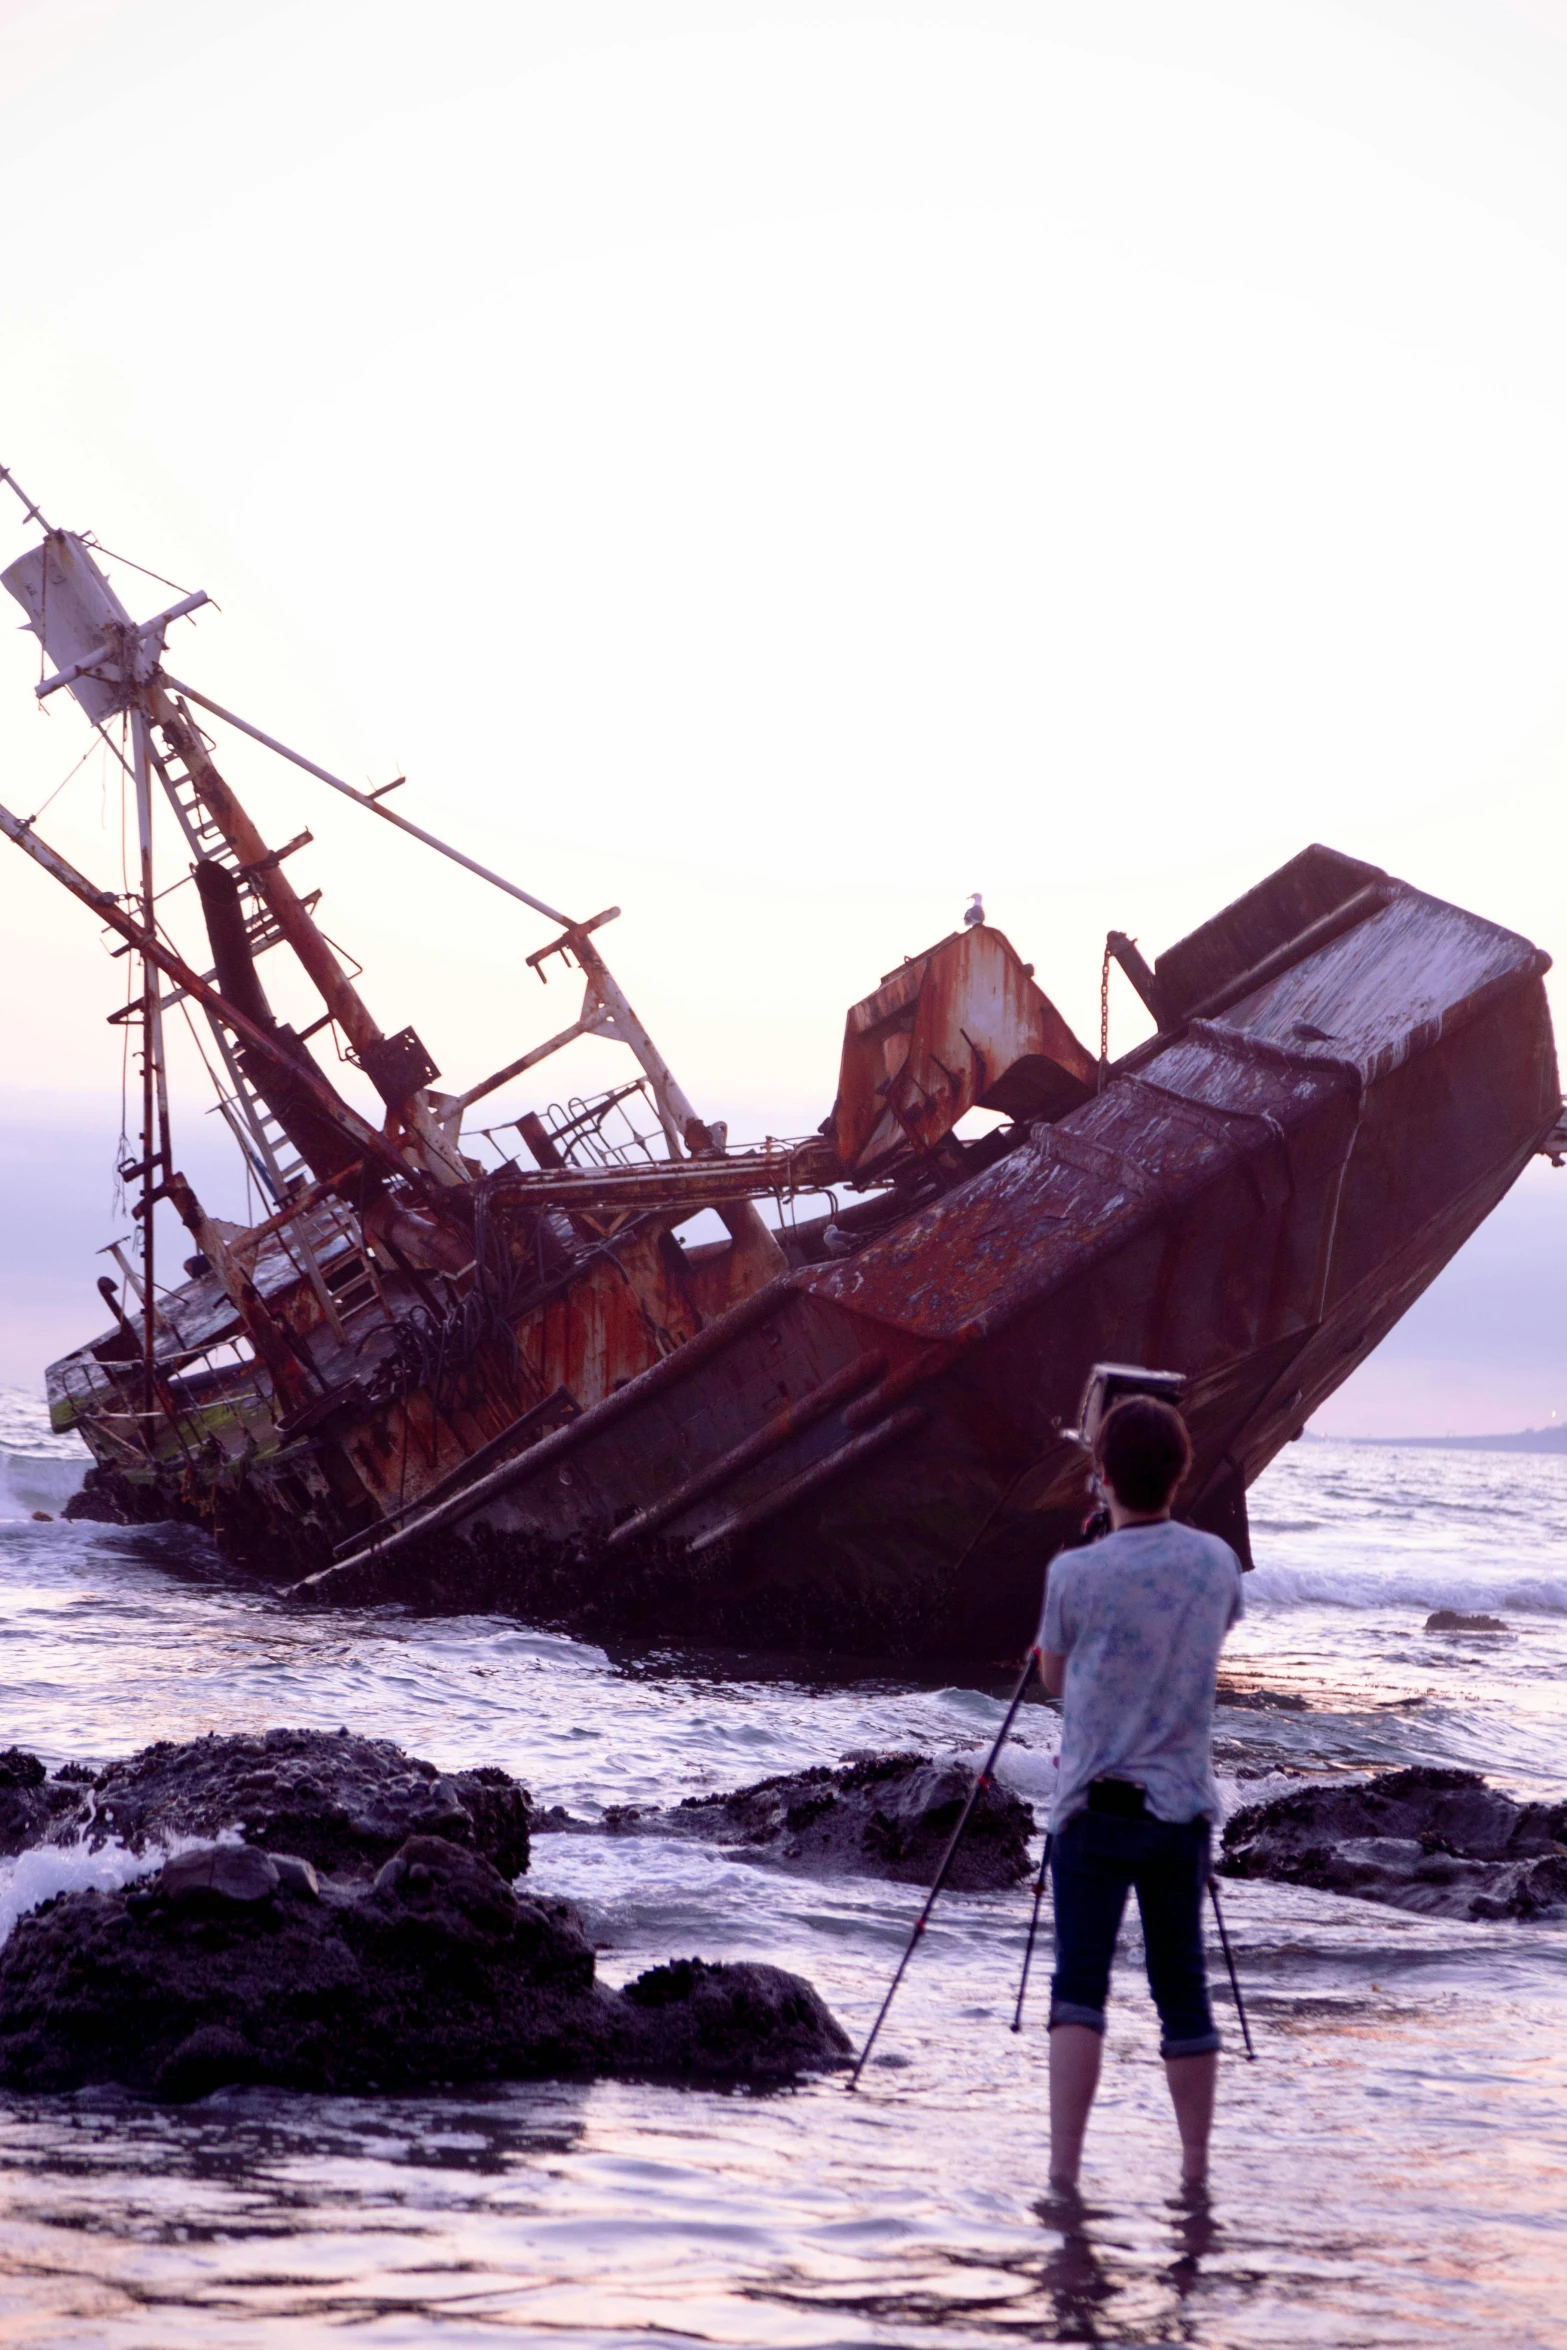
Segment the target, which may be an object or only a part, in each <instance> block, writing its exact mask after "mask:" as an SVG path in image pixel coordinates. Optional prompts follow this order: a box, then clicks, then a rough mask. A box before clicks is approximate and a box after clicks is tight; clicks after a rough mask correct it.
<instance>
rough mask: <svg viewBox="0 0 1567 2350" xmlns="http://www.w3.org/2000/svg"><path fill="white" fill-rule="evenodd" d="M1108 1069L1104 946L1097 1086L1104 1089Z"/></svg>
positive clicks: (1107, 958)
mask: <svg viewBox="0 0 1567 2350" xmlns="http://www.w3.org/2000/svg"><path fill="white" fill-rule="evenodd" d="M1109 1067H1110V948H1109V943H1108V941H1107V942H1106V945H1105V958H1104V962H1103V963H1102V964H1101V966H1100V970H1099V1084H1098V1088H1097V1090H1098V1091H1099V1092H1100V1093H1103V1092H1104V1089H1105V1077H1106V1075H1107V1073H1108V1071H1109Z"/></svg>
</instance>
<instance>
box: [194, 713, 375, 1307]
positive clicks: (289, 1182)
mask: <svg viewBox="0 0 1567 2350" xmlns="http://www.w3.org/2000/svg"><path fill="white" fill-rule="evenodd" d="M181 715H182V716H183V717H184V718H185V719H186V721H187V723H190V722H191V721H190V717H189V712H188V711H186V710H184V708H183V705H181ZM148 756H149V758H150V759H151V761H152V766H153V770H154V772H155V773H156V775H157V777H158V780H159V782H160V783H161V784H162V786H163V789H164V792H165V794H166V796H167V798H168V801H169V805H170V806H171V807H172V809H173V810H174V813H175V817H176V818H177V820H178V822H179V826H180V830H181V831H182V832H183V833H184V835H185V839H186V841H187V843H188V845H189V847H190V849H191V851H192V853H193V854H194V855H195V856H198V857H205V858H207V859H209V860H210V861H211V862H213V863H214V864H218V865H222V866H223V867H224V868H225V869H226V870H227V871H228V872H230V873H232V874H233V876H234V879H235V880H236V881H237V882H238V884H239V887H240V892H241V911H242V914H243V916H244V922H245V935H246V938H247V940H248V941H249V944H250V951H251V953H252V955H262V954H264V953H265V952H266V950H267V948H268V947H272V946H276V945H277V944H278V943H279V942H280V941H281V939H282V936H283V933H282V931H281V930H280V929H279V927H278V924H277V921H276V918H275V917H274V915H273V913H272V910H271V908H270V907H269V906H268V905H267V903H266V901H265V899H264V898H263V897H262V896H261V895H260V893H259V891H258V890H257V889H256V887H255V884H254V881H253V879H252V877H251V875H250V874H249V873H248V872H247V871H246V869H245V867H244V866H243V865H242V864H241V863H240V861H239V859H238V857H237V856H236V854H235V852H234V849H233V847H232V845H231V844H230V842H229V841H228V839H227V837H226V836H225V834H224V832H223V830H222V828H221V826H220V825H219V824H218V823H217V822H216V820H215V819H214V818H213V816H212V815H211V813H210V811H209V810H208V808H207V804H206V802H205V801H204V800H203V798H202V796H201V793H200V790H199V789H198V787H197V784H196V781H195V778H194V777H193V776H192V775H191V774H190V772H189V770H188V769H187V767H186V766H185V764H184V762H183V760H182V759H180V758H179V757H178V755H177V754H175V753H172V752H164V751H160V750H159V749H157V748H156V747H155V746H154V745H153V744H152V743H151V742H149V744H148ZM320 898H321V892H320V891H319V890H315V891H313V892H312V893H311V894H310V896H308V897H307V898H305V899H304V901H303V903H304V906H305V909H306V911H307V912H309V911H312V910H313V909H314V908H315V907H316V906H317V905H318V904H319V903H320ZM204 976H205V977H206V978H208V979H215V978H216V976H217V974H216V973H215V972H207V973H205V974H204ZM183 1000H184V999H183V992H182V991H180V990H178V989H177V990H175V991H174V993H173V994H171V995H169V996H166V997H165V998H164V999H163V1008H164V1009H165V1010H168V1009H169V1008H170V1007H171V1006H172V1005H174V1004H176V1003H179V1002H181V1001H183ZM202 1009H203V1011H204V1013H205V1015H206V1020H207V1025H208V1028H209V1029H210V1031H211V1034H212V1040H213V1043H214V1044H215V1045H216V1047H217V1050H218V1054H219V1056H220V1058H221V1060H222V1063H223V1067H224V1069H225V1071H226V1072H227V1075H228V1079H229V1082H230V1084H231V1085H232V1087H233V1092H232V1093H231V1094H228V1095H224V1094H222V1093H220V1094H219V1096H218V1104H217V1106H218V1111H219V1114H220V1115H221V1117H222V1119H223V1121H224V1124H225V1125H226V1126H227V1127H228V1129H229V1131H230V1133H231V1134H232V1135H233V1137H234V1140H235V1142H236V1143H237V1144H238V1146H239V1149H240V1152H241V1154H242V1155H243V1157H244V1159H245V1161H246V1163H247V1164H248V1165H249V1167H250V1168H251V1170H252V1172H253V1174H254V1175H255V1176H256V1178H257V1180H258V1182H259V1183H260V1185H261V1187H262V1189H263V1190H264V1191H265V1192H269V1193H270V1194H271V1197H272V1204H273V1206H274V1208H283V1207H286V1206H287V1204H288V1201H289V1199H290V1197H291V1195H292V1194H293V1193H294V1192H295V1191H297V1190H299V1189H301V1188H303V1187H304V1186H306V1185H308V1184H309V1183H310V1182H311V1181H312V1176H311V1171H310V1169H309V1167H307V1166H306V1164H305V1162H304V1160H303V1159H302V1158H301V1157H300V1155H299V1153H298V1151H297V1150H296V1149H295V1147H294V1145H293V1143H292V1142H290V1140H289V1138H288V1135H287V1134H286V1133H285V1131H284V1129H283V1126H282V1123H281V1121H280V1120H279V1119H278V1117H277V1115H276V1113H275V1112H274V1111H273V1110H272V1109H271V1107H270V1106H269V1104H268V1103H267V1101H266V1100H265V1099H264V1097H263V1096H262V1094H261V1093H260V1092H259V1091H258V1090H257V1088H256V1087H255V1085H253V1084H252V1082H251V1080H250V1078H249V1077H248V1076H247V1075H246V1073H245V1070H244V1069H243V1067H242V1066H241V1064H240V1060H239V1056H238V1054H237V1053H236V1052H235V1050H234V1047H233V1045H232V1044H231V1042H230V1040H229V1037H228V1034H227V1032H226V1030H225V1029H224V1026H223V1023H222V1022H221V1021H220V1020H219V1019H218V1018H217V1017H216V1015H215V1014H214V1013H213V1012H212V1011H211V1010H210V1009H209V1008H208V1007H207V1006H205V1005H204V1006H203V1007H202ZM328 1216H329V1221H330V1222H331V1223H332V1224H333V1226H334V1227H335V1229H336V1230H337V1231H339V1232H341V1233H343V1234H345V1235H346V1236H347V1237H348V1238H349V1240H350V1241H351V1242H352V1244H353V1253H352V1255H351V1256H350V1257H349V1258H348V1259H347V1261H346V1262H339V1263H334V1265H333V1268H332V1272H333V1279H332V1281H331V1283H330V1284H329V1283H328V1281H327V1279H326V1276H325V1274H324V1273H323V1271H322V1268H321V1265H320V1263H319V1261H318V1259H317V1256H316V1252H315V1250H314V1248H313V1247H312V1246H311V1244H310V1241H309V1239H308V1238H307V1237H306V1235H305V1234H304V1233H303V1232H302V1231H299V1230H298V1229H295V1230H294V1231H293V1232H292V1233H291V1234H290V1235H289V1238H288V1240H287V1241H286V1242H284V1244H283V1245H284V1246H285V1248H286V1249H287V1251H288V1253H289V1254H290V1255H293V1254H294V1253H295V1252H296V1251H297V1252H298V1256H299V1258H300V1259H301V1260H302V1270H303V1271H304V1274H305V1277H306V1279H307V1280H308V1281H309V1283H310V1286H311V1288H312V1289H313V1290H314V1291H315V1294H316V1299H317V1302H318V1303H319V1305H320V1307H321V1309H322V1312H323V1313H324V1314H325V1316H326V1318H327V1321H328V1322H329V1324H330V1325H331V1327H332V1329H333V1331H334V1333H335V1334H336V1336H337V1337H338V1338H339V1339H341V1338H342V1337H343V1336H344V1328H343V1324H344V1320H345V1318H346V1317H347V1316H349V1315H352V1314H354V1313H356V1312H358V1311H359V1309H360V1308H361V1307H363V1306H366V1305H369V1304H370V1303H372V1302H373V1301H374V1300H375V1299H377V1298H380V1295H381V1293H380V1284H379V1282H378V1281H377V1280H376V1277H375V1269H374V1266H373V1264H372V1263H371V1261H370V1258H369V1256H368V1253H367V1251H366V1250H365V1247H364V1242H363V1238H362V1235H361V1234H360V1232H359V1230H358V1227H357V1219H356V1218H353V1217H351V1216H350V1215H349V1213H348V1211H347V1210H346V1209H343V1208H338V1207H334V1208H329V1210H328ZM381 1303H382V1306H383V1309H384V1308H385V1300H384V1298H382V1299H381Z"/></svg>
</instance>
